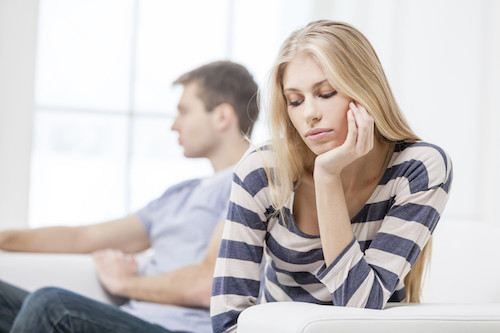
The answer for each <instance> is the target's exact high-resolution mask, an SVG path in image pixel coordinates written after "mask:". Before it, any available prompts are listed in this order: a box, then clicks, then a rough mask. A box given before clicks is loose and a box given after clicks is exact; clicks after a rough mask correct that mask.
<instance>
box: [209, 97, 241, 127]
mask: <svg viewBox="0 0 500 333" xmlns="http://www.w3.org/2000/svg"><path fill="white" fill-rule="evenodd" d="M212 112H213V118H214V125H215V128H216V129H218V130H220V131H226V130H227V129H228V128H230V127H231V126H232V125H233V124H234V122H235V120H236V113H235V111H234V108H233V106H232V105H231V104H229V103H221V104H219V105H217V106H216V107H215V108H214V109H213V110H212Z"/></svg>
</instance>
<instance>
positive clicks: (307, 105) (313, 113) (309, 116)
mask: <svg viewBox="0 0 500 333" xmlns="http://www.w3.org/2000/svg"><path fill="white" fill-rule="evenodd" d="M304 115H305V117H306V121H307V123H308V124H309V125H310V124H311V123H315V122H317V121H318V120H320V119H321V113H320V112H319V109H318V107H317V106H316V105H314V101H312V100H311V99H309V100H305V101H304Z"/></svg>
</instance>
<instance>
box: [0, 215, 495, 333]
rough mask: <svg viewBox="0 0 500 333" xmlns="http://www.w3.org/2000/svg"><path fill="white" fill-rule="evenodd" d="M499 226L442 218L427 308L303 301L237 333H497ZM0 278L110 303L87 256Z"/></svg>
mask: <svg viewBox="0 0 500 333" xmlns="http://www.w3.org/2000/svg"><path fill="white" fill-rule="evenodd" d="M498 240H500V226H494V225H491V224H486V223H479V222H477V223H472V222H468V223H463V222H455V221H446V220H443V221H441V222H440V224H439V225H438V228H437V230H436V232H435V235H434V243H433V246H434V248H433V255H432V261H431V268H430V271H429V274H428V275H427V278H426V284H425V286H424V292H423V303H422V304H418V305H415V304H413V305H402V304H396V305H390V306H388V307H387V308H386V309H384V310H368V309H355V308H342V307H334V306H321V305H315V304H306V303H271V304H262V305H257V306H254V307H251V308H249V309H247V310H245V311H244V312H243V313H242V314H241V316H240V319H239V321H238V333H255V332H258V333H266V332H273V333H274V332H279V333H281V332H283V333H286V332H294V333H299V332H301V333H323V332H325V333H326V332H347V333H349V332H362V331H363V330H365V329H366V331H369V332H370V333H377V332H398V333H399V332H402V331H404V332H425V333H433V332H439V333H444V332H496V333H498V332H500V283H499V281H500V260H499V259H500V251H499V250H498V249H497V243H496V242H497V241H498ZM0 279H2V280H4V281H8V282H11V283H14V284H17V285H20V286H22V287H24V288H26V289H29V290H33V289H35V288H38V287H41V286H49V285H52V286H53V285H55V286H62V287H65V288H68V289H71V290H74V291H77V292H80V293H83V294H85V295H87V296H89V297H92V298H94V299H97V300H100V301H104V302H107V303H112V302H114V301H115V299H113V298H110V297H109V295H107V294H106V293H105V292H104V291H103V289H102V288H101V287H100V285H99V283H98V281H97V279H96V278H95V272H94V269H93V266H92V261H91V259H90V258H89V257H88V256H82V255H46V254H43V255H39V254H19V253H5V252H3V253H0Z"/></svg>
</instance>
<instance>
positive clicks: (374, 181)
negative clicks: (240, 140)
mask: <svg viewBox="0 0 500 333" xmlns="http://www.w3.org/2000/svg"><path fill="white" fill-rule="evenodd" d="M269 101H270V105H269V112H270V116H271V125H272V144H271V145H268V146H265V147H260V148H259V149H254V150H253V151H249V152H248V153H247V154H246V156H245V157H244V158H243V159H242V161H240V163H239V166H238V167H237V168H236V170H235V174H234V176H233V177H234V178H233V185H232V192H231V199H230V206H229V207H230V208H229V213H228V217H227V221H226V223H225V227H224V235H223V240H222V243H221V248H220V252H219V258H218V260H217V264H216V268H215V276H214V285H213V291H212V293H213V295H212V300H211V316H212V326H213V329H214V331H215V332H216V333H218V332H231V331H234V330H236V323H237V319H238V316H239V314H240V313H241V311H243V310H244V309H245V308H247V307H250V306H252V305H254V304H257V303H262V302H275V301H301V302H311V303H317V304H328V305H337V306H350V307H361V308H372V309H383V308H384V307H385V305H386V304H387V302H393V301H394V302H403V301H404V302H418V301H419V297H420V286H421V278H422V273H423V269H424V266H425V265H424V264H425V261H426V258H427V256H428V251H429V245H430V238H431V234H432V232H433V230H434V228H435V226H436V224H437V222H438V220H439V218H440V215H441V214H442V212H443V209H444V207H445V205H446V202H447V199H448V192H449V188H450V184H451V180H452V166H451V162H450V159H449V157H448V156H447V155H446V153H445V152H444V151H443V150H442V149H440V148H439V147H437V146H435V145H432V144H429V143H426V142H422V141H421V140H420V139H419V137H418V136H417V135H416V134H415V133H414V132H413V131H412V130H411V129H410V127H409V125H408V123H407V122H406V120H405V119H404V117H403V115H402V114H401V113H400V110H399V108H398V106H397V104H396V102H395V100H394V97H393V95H392V92H391V90H390V88H389V84H388V82H387V79H386V77H385V75H384V72H383V70H382V67H381V65H380V61H379V59H378V57H377V55H376V54H375V51H374V50H373V48H372V46H371V45H370V43H369V42H368V40H367V39H366V38H365V37H364V36H363V35H362V34H361V33H360V32H359V31H358V30H356V29H355V28H353V27H352V26H350V25H347V24H344V23H339V22H332V21H317V22H313V23H310V24H309V25H307V26H306V27H305V28H303V29H301V30H298V31H296V32H294V33H293V34H292V35H291V36H290V37H289V38H288V39H287V40H286V41H285V42H284V44H283V46H282V48H281V50H280V52H279V55H278V59H277V62H276V64H275V66H274V67H273V71H272V74H271V82H270V99H269ZM264 256H265V260H263V259H264ZM261 264H263V265H262V266H263V267H264V272H263V273H262V272H261ZM261 280H262V281H261Z"/></svg>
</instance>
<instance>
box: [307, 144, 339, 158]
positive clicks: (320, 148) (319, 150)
mask: <svg viewBox="0 0 500 333" xmlns="http://www.w3.org/2000/svg"><path fill="white" fill-rule="evenodd" d="M338 146H340V144H337V143H335V142H332V141H328V142H324V143H322V144H315V145H309V149H310V150H311V151H312V152H313V153H314V155H316V156H318V155H321V154H324V153H326V152H328V151H330V150H332V149H335V148H337V147H338Z"/></svg>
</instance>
